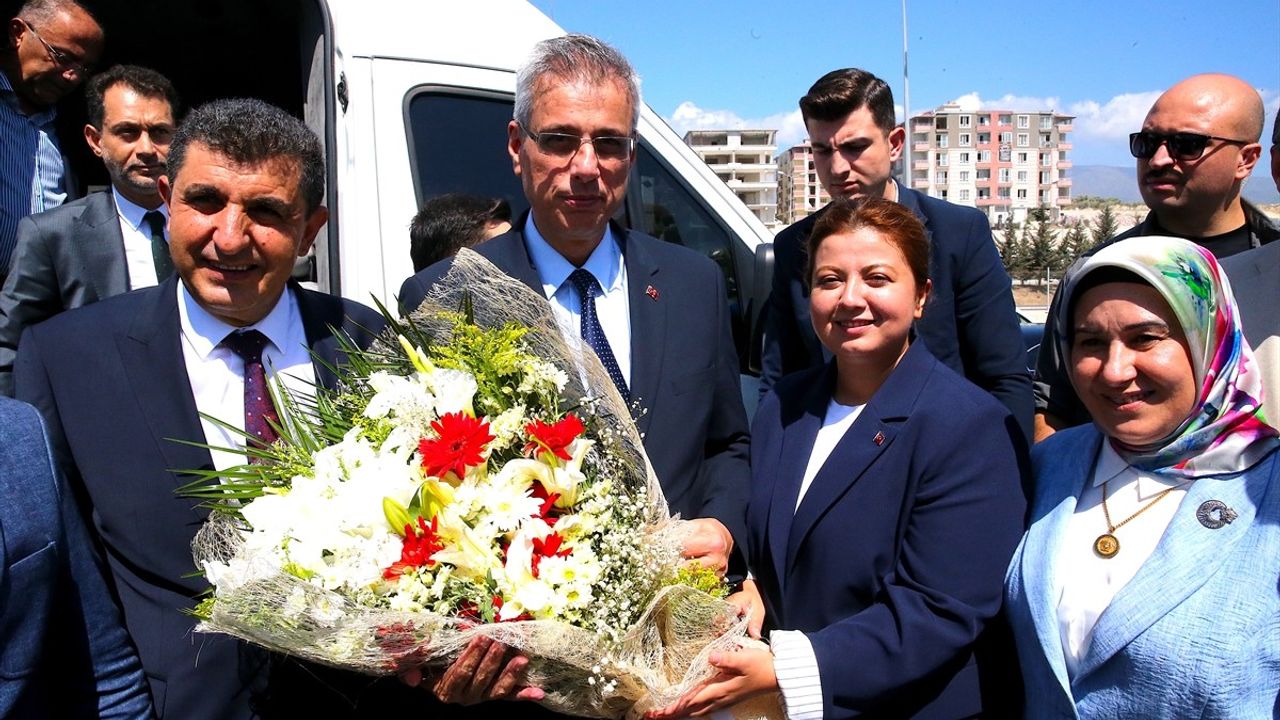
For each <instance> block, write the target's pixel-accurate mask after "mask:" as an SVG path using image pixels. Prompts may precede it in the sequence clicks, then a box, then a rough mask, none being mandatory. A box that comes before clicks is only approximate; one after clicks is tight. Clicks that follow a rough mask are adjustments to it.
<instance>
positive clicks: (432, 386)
mask: <svg viewBox="0 0 1280 720" xmlns="http://www.w3.org/2000/svg"><path fill="white" fill-rule="evenodd" d="M418 377H420V378H421V379H422V382H423V383H424V384H425V385H426V387H427V389H429V390H430V391H431V392H432V393H433V394H434V395H435V410H436V414H438V415H448V414H449V413H457V412H463V411H468V412H469V411H470V410H471V401H472V400H473V399H474V398H475V396H476V390H478V389H479V387H480V386H479V385H477V384H476V379H475V377H474V376H473V375H472V374H471V373H469V372H465V371H462V370H442V369H439V368H433V369H432V370H431V371H430V372H428V373H419V374H418Z"/></svg>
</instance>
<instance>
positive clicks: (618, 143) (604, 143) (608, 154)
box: [518, 123, 636, 160]
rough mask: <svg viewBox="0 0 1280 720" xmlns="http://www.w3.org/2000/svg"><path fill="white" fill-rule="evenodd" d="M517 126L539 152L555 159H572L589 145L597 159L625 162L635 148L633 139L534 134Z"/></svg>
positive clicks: (609, 136)
mask: <svg viewBox="0 0 1280 720" xmlns="http://www.w3.org/2000/svg"><path fill="white" fill-rule="evenodd" d="M518 124H519V125H520V129H521V130H523V131H524V134H525V135H528V136H529V137H530V138H533V142H534V143H536V144H537V145H538V149H539V150H541V151H542V152H544V153H546V154H548V155H554V156H555V157H562V158H567V157H573V156H574V155H576V154H578V150H579V149H581V148H582V146H583V145H585V144H586V143H591V146H592V147H593V148H595V151H596V157H597V158H599V159H601V160H625V159H627V158H629V157H631V149H632V148H633V147H635V143H636V139H635V138H634V137H622V136H615V135H601V136H599V137H578V136H577V135H568V134H566V133H557V132H544V133H536V132H533V131H532V130H530V129H529V128H527V127H525V126H524V123H518Z"/></svg>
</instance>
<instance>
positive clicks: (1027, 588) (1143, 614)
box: [1005, 425, 1280, 720]
mask: <svg viewBox="0 0 1280 720" xmlns="http://www.w3.org/2000/svg"><path fill="white" fill-rule="evenodd" d="M1102 439H1103V438H1102V435H1101V434H1100V433H1099V432H1098V430H1097V429H1096V428H1095V427H1094V426H1093V425H1084V426H1080V427H1075V428H1071V429H1070V430H1065V431H1063V432H1059V433H1056V434H1054V435H1053V436H1052V437H1050V438H1049V439H1048V440H1046V441H1044V442H1042V443H1040V444H1039V445H1037V446H1036V447H1035V448H1034V449H1033V451H1032V465H1033V468H1034V471H1035V478H1036V488H1035V498H1034V500H1033V502H1032V510H1031V529H1030V530H1028V531H1027V534H1026V536H1025V537H1024V538H1023V539H1022V544H1021V545H1019V546H1018V550H1017V552H1016V553H1015V554H1014V556H1013V562H1012V564H1011V565H1010V566H1009V572H1008V576H1007V578H1006V591H1005V592H1006V601H1007V602H1006V608H1007V612H1008V615H1009V621H1010V624H1011V626H1012V628H1013V633H1014V639H1015V641H1016V643H1017V647H1018V659H1019V662H1020V664H1021V666H1022V675H1023V679H1024V681H1025V688H1026V698H1027V717H1028V718H1077V717H1078V718H1083V719H1085V720H1089V719H1091V718H1109V719H1110V718H1144V719H1155V718H1169V719H1170V720H1173V719H1174V718H1177V719H1179V720H1181V719H1183V718H1250V719H1252V718H1270V717H1280V714H1277V713H1278V711H1280V706H1277V695H1278V694H1280V586H1278V583H1280V479H1278V478H1277V475H1278V474H1280V460H1277V457H1280V452H1273V453H1271V454H1270V455H1268V456H1267V457H1266V458H1265V459H1263V460H1262V462H1260V463H1258V464H1257V465H1255V466H1254V467H1253V468H1251V469H1249V470H1248V471H1246V472H1244V473H1241V474H1238V475H1233V476H1228V477H1222V478H1202V479H1199V480H1197V481H1195V482H1194V483H1193V484H1192V485H1191V486H1190V489H1189V490H1188V491H1187V494H1186V496H1185V497H1184V498H1183V501H1182V504H1181V505H1180V506H1179V507H1178V511H1177V513H1176V514H1175V515H1174V517H1173V521H1172V522H1171V523H1170V524H1169V528H1168V530H1167V531H1166V532H1165V534H1164V537H1162V538H1161V539H1160V543H1159V544H1158V545H1157V546H1156V549H1155V552H1154V553H1153V554H1152V555H1151V557H1150V559H1148V560H1147V562H1146V563H1145V564H1143V566H1142V568H1141V569H1140V570H1139V571H1138V574H1137V575H1135V576H1134V578H1133V580H1131V581H1130V582H1129V584H1128V585H1126V586H1125V587H1123V588H1122V589H1121V590H1120V592H1119V593H1118V594H1117V595H1116V597H1115V599H1114V600H1113V601H1112V603H1111V605H1110V606H1109V607H1108V608H1107V609H1106V610H1105V611H1104V612H1103V613H1102V616H1101V617H1099V618H1098V623H1097V625H1096V627H1095V629H1094V636H1093V642H1092V644H1091V645H1090V647H1089V649H1088V651H1087V654H1086V655H1085V657H1084V660H1083V662H1082V663H1081V665H1080V669H1079V672H1078V673H1077V674H1076V676H1075V677H1074V678H1068V676H1067V668H1066V660H1065V659H1064V657H1063V650H1062V641H1061V638H1060V635H1059V633H1058V619H1057V609H1056V608H1057V599H1058V596H1059V594H1060V587H1061V583H1062V580H1063V579H1062V578H1059V577H1056V575H1055V567H1056V558H1057V556H1058V552H1059V543H1060V542H1061V541H1062V538H1063V537H1064V535H1065V534H1066V530H1067V523H1068V521H1069V520H1070V518H1071V516H1072V514H1073V513H1074V512H1075V508H1076V499H1077V498H1078V497H1079V496H1080V493H1081V491H1082V490H1083V489H1084V486H1085V483H1086V482H1089V481H1090V480H1091V479H1092V476H1093V464H1094V459H1095V458H1096V457H1097V455H1098V450H1099V448H1100V446H1101V442H1102ZM1207 500H1220V501H1222V502H1224V503H1226V504H1227V506H1228V507H1230V508H1231V509H1232V510H1234V511H1235V512H1236V513H1238V517H1237V518H1236V519H1235V521H1234V522H1231V523H1230V524H1227V525H1225V526H1223V527H1221V528H1219V529H1210V528H1208V527H1206V526H1205V525H1204V524H1202V523H1201V522H1200V521H1199V520H1198V519H1197V517H1196V511H1197V509H1198V508H1199V507H1200V505H1201V504H1202V503H1204V502H1205V501H1207Z"/></svg>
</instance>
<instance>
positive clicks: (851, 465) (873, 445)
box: [784, 343, 937, 569]
mask: <svg viewBox="0 0 1280 720" xmlns="http://www.w3.org/2000/svg"><path fill="white" fill-rule="evenodd" d="M936 364H937V361H936V360H934V359H933V357H932V356H931V355H929V354H928V352H926V351H925V350H924V349H923V348H922V346H921V345H920V344H919V343H913V344H912V346H911V347H910V348H908V350H907V353H906V355H904V356H903V357H902V360H900V361H899V362H898V366H897V367H896V368H895V369H894V371H893V372H892V373H891V374H890V375H889V378H888V379H887V380H885V383H884V385H881V386H880V389H879V390H876V392H875V394H874V395H873V396H872V397H871V400H870V402H868V403H867V405H866V407H864V408H863V409H862V413H861V414H860V415H859V416H858V418H857V419H856V420H854V421H853V425H852V426H851V427H850V428H849V430H848V431H847V432H846V433H845V434H844V437H842V438H841V439H840V442H839V443H838V444H837V445H836V447H835V448H834V449H833V450H832V451H831V455H830V456H829V457H828V458H827V460H826V462H824V463H823V464H822V468H821V469H819V470H818V474H817V475H815V476H814V478H813V482H812V483H811V484H810V485H809V489H808V491H807V492H805V495H804V499H802V500H801V501H800V506H799V507H798V508H796V511H795V518H794V519H793V520H792V521H791V532H790V533H789V534H788V537H787V552H786V565H784V568H785V569H790V568H791V567H792V566H793V565H794V564H795V560H796V557H797V556H798V555H799V553H800V548H801V547H802V546H803V544H804V541H805V538H807V537H808V535H809V533H810V531H812V530H813V527H814V525H816V524H817V522H818V520H820V519H821V518H822V516H823V515H824V514H826V512H827V510H828V509H829V508H830V507H831V506H832V505H833V504H835V502H836V501H837V500H839V499H840V498H841V496H843V495H844V494H845V493H846V492H847V491H848V490H849V488H850V487H852V486H853V484H854V483H856V482H857V481H858V480H859V479H861V478H862V477H863V476H864V475H865V474H866V472H867V470H868V468H870V467H871V466H872V464H873V463H874V462H875V460H876V458H878V457H880V455H881V453H883V452H884V451H885V450H888V449H889V447H890V446H892V445H893V439H894V437H895V436H896V435H897V433H898V429H899V428H900V427H901V425H902V423H903V422H904V421H906V420H907V418H909V417H910V416H911V412H912V410H913V409H914V407H915V404H916V400H917V398H918V397H919V395H920V391H921V390H922V389H923V387H924V383H925V381H926V380H927V379H928V376H929V374H930V373H931V372H932V370H933V368H934V366H935V365H936ZM833 366H834V364H833ZM832 382H833V387H834V378H833V381H832ZM815 435H816V433H815ZM812 449H813V444H812V443H810V444H809V450H810V451H812ZM807 461H808V457H807V456H806V457H805V459H804V461H803V462H801V463H800V468H799V470H800V472H804V464H806V463H807Z"/></svg>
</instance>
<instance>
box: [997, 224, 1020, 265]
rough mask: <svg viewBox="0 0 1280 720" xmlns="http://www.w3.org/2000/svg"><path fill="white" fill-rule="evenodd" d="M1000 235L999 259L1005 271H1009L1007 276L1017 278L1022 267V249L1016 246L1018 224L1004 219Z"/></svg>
mask: <svg viewBox="0 0 1280 720" xmlns="http://www.w3.org/2000/svg"><path fill="white" fill-rule="evenodd" d="M1000 235H1001V242H1000V245H999V249H1000V260H1001V262H1003V263H1004V269H1005V272H1007V273H1009V277H1011V278H1017V277H1018V276H1019V274H1020V273H1021V267H1022V249H1021V248H1020V247H1019V246H1018V224H1017V223H1015V222H1013V221H1012V220H1008V221H1006V222H1005V224H1004V228H1003V229H1002V230H1001V231H1000Z"/></svg>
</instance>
